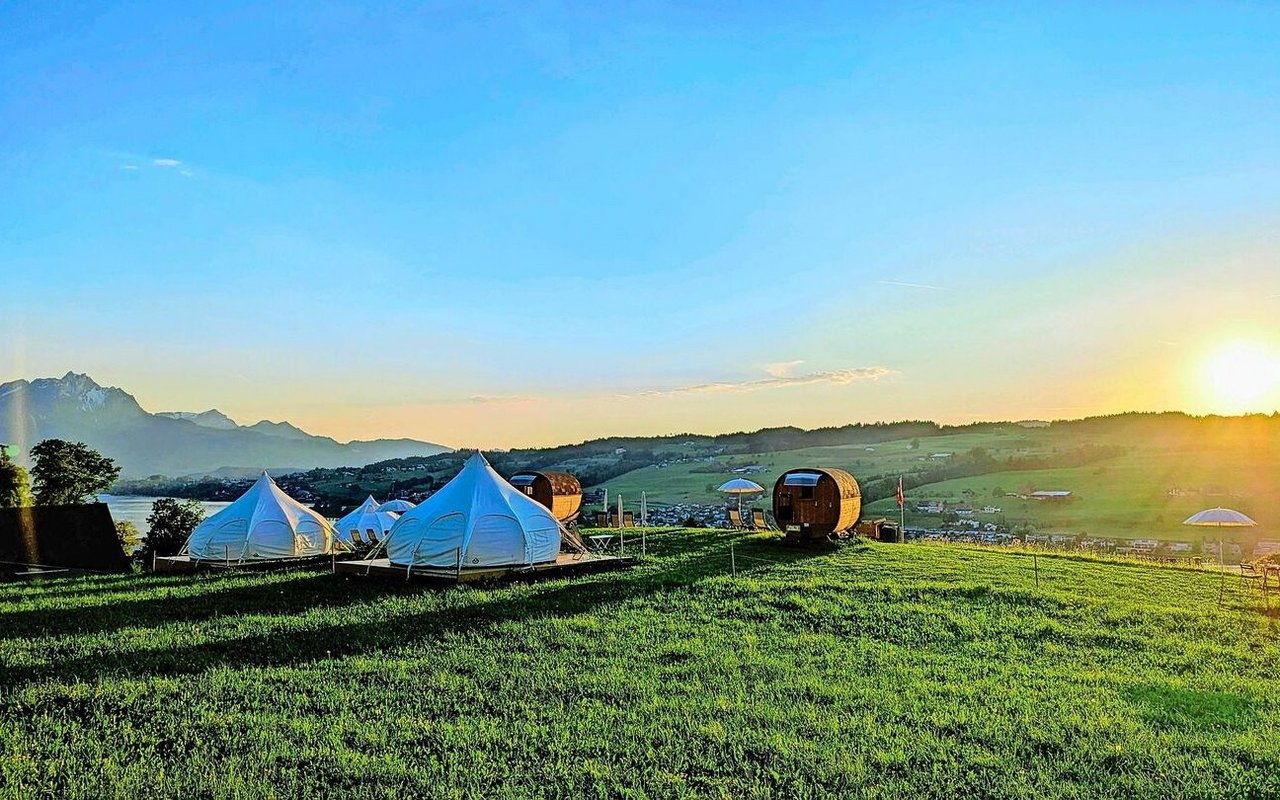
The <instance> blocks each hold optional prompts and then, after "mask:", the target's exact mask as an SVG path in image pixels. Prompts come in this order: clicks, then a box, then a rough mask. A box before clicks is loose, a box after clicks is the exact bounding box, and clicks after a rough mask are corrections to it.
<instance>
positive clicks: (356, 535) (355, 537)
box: [351, 528, 364, 547]
mask: <svg viewBox="0 0 1280 800" xmlns="http://www.w3.org/2000/svg"><path fill="white" fill-rule="evenodd" d="M351 541H352V542H355V544H356V545H358V546H360V547H364V539H361V538H360V530H359V529H358V528H352V529H351Z"/></svg>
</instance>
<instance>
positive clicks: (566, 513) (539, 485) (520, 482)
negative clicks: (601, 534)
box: [511, 470, 582, 525]
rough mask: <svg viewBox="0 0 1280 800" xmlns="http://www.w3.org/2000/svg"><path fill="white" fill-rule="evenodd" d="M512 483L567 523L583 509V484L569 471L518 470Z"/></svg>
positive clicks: (574, 518)
mask: <svg viewBox="0 0 1280 800" xmlns="http://www.w3.org/2000/svg"><path fill="white" fill-rule="evenodd" d="M511 485H512V486H514V487H516V488H517V489H519V490H520V491H522V492H524V493H525V494H527V495H529V496H530V497H532V498H533V499H534V500H537V501H538V502H539V503H541V504H542V505H544V506H546V507H547V508H548V509H549V510H550V511H551V513H552V515H554V516H555V518H556V519H558V520H560V521H561V522H562V523H564V524H565V525H568V524H569V523H570V522H573V521H574V520H576V519H577V518H578V512H579V511H580V510H581V509H582V484H581V483H579V482H578V479H577V478H575V477H574V476H572V475H570V474H569V473H567V472H552V471H550V470H541V471H537V472H517V473H516V474H515V475H512V476H511Z"/></svg>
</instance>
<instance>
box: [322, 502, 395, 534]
mask: <svg viewBox="0 0 1280 800" xmlns="http://www.w3.org/2000/svg"><path fill="white" fill-rule="evenodd" d="M385 508H386V507H385V506H382V505H379V504H378V501H377V500H374V499H373V497H372V496H370V497H369V499H368V500H365V501H364V502H363V503H361V504H360V505H359V506H357V507H356V508H355V510H354V511H352V512H351V513H350V514H347V515H346V516H345V517H343V518H342V519H340V520H338V523H337V524H336V525H334V526H333V527H334V531H333V533H334V536H335V537H336V538H337V540H338V541H340V542H342V543H343V544H348V545H350V544H356V543H357V542H358V543H361V544H377V543H378V542H380V541H382V540H383V539H385V538H386V536H387V534H388V533H390V532H391V527H392V526H393V525H395V524H396V520H397V519H399V518H400V515H399V514H393V513H392V512H390V511H385V510H384V509H385Z"/></svg>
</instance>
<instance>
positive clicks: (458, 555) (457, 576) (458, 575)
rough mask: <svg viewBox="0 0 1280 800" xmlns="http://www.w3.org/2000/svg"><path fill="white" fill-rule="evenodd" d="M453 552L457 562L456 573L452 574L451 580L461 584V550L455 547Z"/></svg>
mask: <svg viewBox="0 0 1280 800" xmlns="http://www.w3.org/2000/svg"><path fill="white" fill-rule="evenodd" d="M453 551H454V553H455V557H456V558H457V562H458V568H457V571H456V572H455V573H454V576H453V579H454V580H455V581H457V582H458V583H461V582H462V548H461V547H455V548H453Z"/></svg>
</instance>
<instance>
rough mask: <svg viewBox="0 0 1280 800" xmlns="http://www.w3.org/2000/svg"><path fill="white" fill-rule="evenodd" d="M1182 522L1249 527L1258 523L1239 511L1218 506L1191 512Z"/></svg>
mask: <svg viewBox="0 0 1280 800" xmlns="http://www.w3.org/2000/svg"><path fill="white" fill-rule="evenodd" d="M1182 524H1183V525H1198V526H1201V527H1209V528H1251V527H1253V526H1254V525H1257V524H1258V523H1256V522H1254V521H1253V520H1252V519H1250V518H1249V517H1248V516H1246V515H1244V514H1241V513H1240V512H1239V511H1233V510H1232V509H1230V508H1223V507H1222V506H1218V507H1217V508H1209V509H1205V510H1204V511H1201V512H1199V513H1196V514H1192V515H1191V516H1189V517H1187V518H1186V519H1185V520H1183V521H1182Z"/></svg>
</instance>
